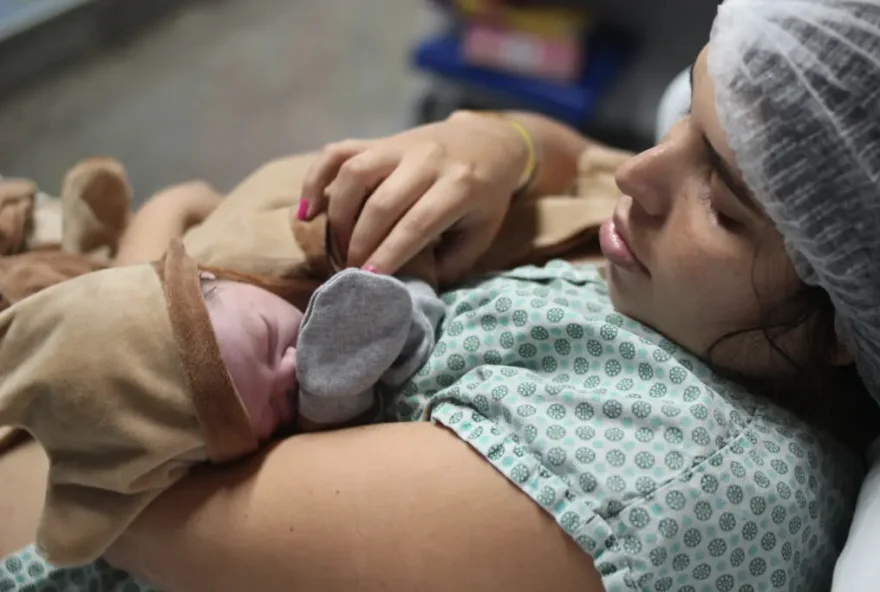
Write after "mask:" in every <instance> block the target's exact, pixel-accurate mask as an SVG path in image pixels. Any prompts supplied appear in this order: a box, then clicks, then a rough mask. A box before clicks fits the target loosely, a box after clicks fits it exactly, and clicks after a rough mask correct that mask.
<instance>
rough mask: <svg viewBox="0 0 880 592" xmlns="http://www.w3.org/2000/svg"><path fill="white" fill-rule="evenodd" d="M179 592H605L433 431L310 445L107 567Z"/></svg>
mask: <svg viewBox="0 0 880 592" xmlns="http://www.w3.org/2000/svg"><path fill="white" fill-rule="evenodd" d="M107 558H108V560H109V561H110V562H111V563H114V564H115V565H117V566H118V567H121V568H123V569H127V570H130V571H132V572H134V573H137V574H141V575H142V576H145V577H147V579H150V580H151V581H152V582H153V583H154V584H155V585H157V586H158V587H160V588H161V589H163V590H166V591H167V592H191V591H194V590H213V591H217V592H222V591H224V590H230V591H232V590H245V589H247V590H261V591H263V592H270V591H273V590H296V591H297V592H305V591H309V590H316V591H319V590H320V591H323V590H359V591H370V590H383V591H389V590H390V591H394V590H401V591H403V590H407V591H409V590H420V591H427V592H429V591H432V590H437V591H441V590H442V591H447V590H510V591H518V590H523V591H525V590H535V591H540V592H543V591H545V590H554V591H565V590H572V591H575V590H577V591H579V592H600V591H602V590H603V587H602V584H601V582H600V578H599V576H598V574H597V572H596V570H595V569H594V567H593V562H592V559H591V558H590V557H589V556H588V555H587V554H586V553H584V552H583V551H581V550H580V549H579V548H578V547H577V546H576V545H575V543H574V542H573V541H572V540H571V539H570V538H569V537H568V535H566V534H565V533H564V532H563V530H562V529H561V528H560V527H558V526H557V525H556V524H555V523H554V522H553V520H552V519H551V518H550V517H549V516H548V515H546V514H545V512H544V511H543V510H541V509H540V508H539V507H538V506H537V504H535V503H534V502H533V501H531V500H530V499H529V498H528V497H527V496H526V495H525V494H523V493H521V492H520V491H519V490H518V489H517V488H516V487H515V486H514V485H513V484H511V483H510V482H508V481H507V479H505V478H504V477H503V476H502V475H501V474H499V473H498V472H496V471H495V469H493V468H492V466H491V465H490V464H489V463H488V462H486V461H485V460H483V459H482V458H481V457H479V456H478V455H477V454H476V453H475V452H474V451H473V450H471V449H470V447H469V446H468V445H467V444H465V443H464V442H462V441H460V440H459V439H458V438H457V437H455V436H454V435H452V434H451V433H449V432H447V431H446V430H445V429H443V428H440V427H437V426H435V425H433V424H428V423H417V424H386V425H379V426H370V427H366V428H358V429H349V430H341V431H336V432H328V433H321V434H309V435H302V436H296V437H293V438H290V439H288V440H285V441H283V442H281V443H280V444H278V445H277V446H275V447H274V448H272V449H271V450H269V451H268V452H267V453H265V454H263V455H262V456H259V457H257V458H254V459H252V460H250V461H247V462H244V463H241V464H237V465H234V466H230V467H224V468H219V469H218V468H214V469H209V470H205V471H202V472H200V473H198V474H194V475H191V476H190V477H188V478H187V479H185V480H184V481H183V482H181V483H180V485H179V486H178V487H176V488H174V489H173V490H171V491H169V492H168V493H166V494H164V495H163V496H162V497H161V498H159V499H158V500H157V501H156V502H155V503H154V504H153V505H152V506H151V507H150V508H148V509H147V511H146V512H145V513H144V514H143V515H142V516H141V517H140V518H139V519H138V521H137V522H136V523H135V524H134V525H133V526H132V527H131V528H130V529H129V531H128V532H127V533H126V534H125V535H124V536H123V538H122V539H121V540H120V541H119V542H118V543H117V544H116V545H115V547H114V548H113V549H111V551H110V553H109V554H108V556H107Z"/></svg>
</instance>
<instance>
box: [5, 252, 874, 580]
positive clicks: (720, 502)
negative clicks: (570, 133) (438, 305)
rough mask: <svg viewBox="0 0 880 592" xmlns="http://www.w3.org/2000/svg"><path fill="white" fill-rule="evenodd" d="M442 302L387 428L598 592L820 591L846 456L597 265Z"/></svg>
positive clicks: (504, 279)
mask: <svg viewBox="0 0 880 592" xmlns="http://www.w3.org/2000/svg"><path fill="white" fill-rule="evenodd" d="M444 300H445V303H446V305H447V315H446V318H445V319H444V321H443V324H442V327H441V331H440V334H439V338H438V342H437V344H436V347H435V349H434V352H433V355H432V357H431V359H430V361H429V362H428V363H427V364H426V365H424V366H423V367H422V369H421V370H420V371H419V372H418V374H417V375H416V376H414V377H413V379H412V380H411V381H409V382H408V383H407V384H406V385H405V386H404V389H403V391H402V392H401V393H396V394H391V395H390V396H389V398H388V401H387V409H388V412H389V413H390V415H391V416H392V417H390V419H393V420H398V421H426V420H429V421H434V422H437V423H440V424H443V425H445V426H447V427H448V428H450V429H451V430H453V431H454V432H455V433H456V434H458V435H459V437H461V438H462V439H464V440H466V441H467V442H469V443H470V444H471V445H472V446H473V447H474V448H475V449H476V450H477V451H478V452H479V453H480V454H482V455H483V456H484V457H485V458H486V460H487V461H488V462H489V463H491V464H492V465H493V466H494V467H495V468H496V469H497V470H498V471H500V472H501V473H502V474H503V475H505V476H506V477H507V478H508V479H510V480H511V481H512V482H513V483H515V484H517V485H518V486H519V487H520V488H521V490H522V491H523V492H524V493H525V494H526V495H528V496H529V497H531V498H532V499H533V500H534V501H535V503H537V504H539V505H540V506H541V507H542V508H544V509H545V510H546V511H547V513H548V515H549V516H551V517H552V518H553V519H554V520H555V521H556V522H557V523H558V525H559V527H560V528H562V529H563V530H564V531H565V532H567V533H568V534H569V535H570V536H571V537H572V539H573V540H574V541H576V542H577V544H578V545H579V546H580V547H581V548H582V549H583V551H584V552H585V553H588V554H590V555H591V556H592V557H593V558H594V561H595V565H596V568H597V569H598V571H599V572H600V574H601V575H602V580H603V583H604V585H605V589H606V590H607V591H608V592H614V591H617V590H651V591H656V592H664V591H667V590H672V591H681V592H703V591H705V592H749V591H761V590H794V591H804V592H812V591H814V590H815V591H819V590H824V589H827V585H828V582H829V580H830V575H831V572H832V569H833V565H834V561H835V558H836V556H837V554H838V552H839V550H840V548H841V546H842V544H843V542H844V539H845V536H846V532H847V527H848V524H849V520H850V517H851V514H852V511H853V507H854V503H855V498H856V495H857V490H858V485H859V482H860V479H861V477H862V474H863V473H862V472H863V469H862V467H861V465H860V463H859V460H858V458H857V456H856V455H855V454H853V453H850V452H848V451H846V450H845V449H843V448H842V447H841V446H839V445H838V444H836V443H835V442H833V441H832V440H831V439H830V438H829V437H827V436H825V435H824V434H823V433H822V432H821V431H819V430H815V429H812V428H810V427H808V426H807V425H806V424H804V423H803V422H801V421H800V420H798V419H797V418H796V417H795V416H793V415H792V414H791V413H789V412H787V411H784V410H782V409H780V408H778V407H777V406H775V405H773V404H771V403H770V402H768V401H766V400H764V399H760V398H757V397H755V396H752V395H751V394H749V393H748V392H746V391H745V390H744V389H742V388H740V387H738V386H737V385H734V384H731V383H729V382H726V381H724V380H722V379H721V378H719V377H718V376H716V375H715V374H714V373H713V372H712V371H711V370H710V369H709V368H708V367H707V366H706V365H705V364H704V363H702V362H701V361H700V360H698V359H697V358H696V357H694V356H693V355H691V354H689V353H688V352H686V351H683V350H682V349H681V348H679V347H678V346H676V345H675V344H674V343H672V342H670V341H669V340H668V339H665V338H664V337H663V336H662V335H659V334H657V333H656V332H654V331H653V330H651V329H650V328H648V327H646V326H644V325H642V324H640V323H638V322H636V321H633V320H631V319H629V318H627V317H625V316H623V315H621V314H619V313H617V312H615V311H614V310H613V308H612V306H611V303H610V301H609V299H608V294H607V286H606V284H605V283H604V281H603V280H602V278H601V277H600V275H599V273H598V272H597V269H596V268H594V267H580V268H579V267H575V266H572V265H569V264H567V263H563V262H554V263H551V264H550V265H548V266H546V267H544V268H536V267H526V268H520V269H517V270H514V271H512V272H509V273H505V274H501V275H498V276H495V277H493V278H490V279H487V280H484V281H483V282H481V283H479V284H476V285H475V287H468V288H464V289H461V290H458V291H454V292H451V293H448V294H446V295H445V296H444ZM451 478H454V475H451ZM498 552H499V553H503V552H504V541H498ZM25 553H27V557H28V560H27V561H25V560H23V559H22V555H21V554H20V555H18V556H15V557H12V558H10V559H7V561H6V565H5V567H4V566H3V565H2V563H0V592H6V591H7V590H23V589H28V590H38V591H43V592H45V591H46V590H50V589H52V588H51V586H52V578H53V577H55V578H62V577H66V578H68V580H70V579H71V573H76V574H77V576H76V577H77V578H78V579H79V581H85V583H84V585H83V587H82V588H81V589H83V590H99V591H109V590H122V591H125V592H128V591H129V590H131V591H132V592H139V591H140V590H148V589H149V588H147V587H145V586H144V587H139V586H140V585H139V584H136V583H135V582H133V581H131V580H127V579H121V580H120V579H117V577H118V576H117V575H107V574H118V572H112V571H110V570H109V568H106V566H104V567H94V566H92V567H90V568H88V569H87V570H65V571H64V572H55V573H53V572H51V570H50V569H49V568H48V566H45V565H41V564H40V563H39V559H38V558H36V557H35V555H34V554H33V551H32V550H30V551H28V550H26V551H25ZM10 561H13V562H16V561H17V562H18V563H15V564H14V566H18V569H17V571H16V572H15V573H12V572H11V570H10V563H9V562H10ZM25 564H27V565H28V566H30V567H26V566H25ZM35 565H40V566H41V567H42V569H35V571H34V574H33V575H35V576H36V575H37V574H36V572H37V571H39V574H38V575H39V577H31V572H30V570H31V569H34V568H33V566H35ZM22 574H24V575H22ZM47 574H48V575H47ZM59 574H61V575H59ZM71 581H72V580H71ZM6 582H12V587H10V585H9V584H8V583H6ZM26 583H36V586H35V587H33V588H23V587H22V586H23V585H24V584H26ZM126 586H129V587H128V588H126ZM55 589H56V590H63V589H79V588H62V587H58V586H56V587H55Z"/></svg>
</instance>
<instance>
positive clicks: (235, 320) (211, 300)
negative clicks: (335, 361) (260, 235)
mask: <svg viewBox="0 0 880 592" xmlns="http://www.w3.org/2000/svg"><path fill="white" fill-rule="evenodd" d="M205 300H206V304H207V307H208V314H209V316H210V318H211V324H212V325H213V327H214V333H215V334H216V335H217V341H218V343H219V344H220V354H221V356H222V357H223V362H224V363H225V364H226V368H227V369H228V370H229V374H230V375H231V376H232V380H233V382H234V383H235V387H236V389H238V393H239V395H240V396H241V398H242V401H243V402H244V405H245V408H246V409H247V412H248V415H249V417H250V420H251V425H252V426H253V428H254V433H255V434H256V435H257V437H258V438H259V439H260V440H265V439H267V438H269V437H270V436H272V434H273V433H275V431H276V430H278V428H279V427H281V426H282V425H287V424H290V423H291V422H292V421H293V420H294V416H295V397H296V392H297V380H296V343H297V337H298V336H299V329H300V324H301V322H302V317H303V314H302V312H300V310H299V309H297V308H296V307H294V306H293V305H291V304H289V303H288V302H286V301H285V300H283V299H281V298H279V297H278V296H275V295H274V294H272V293H270V292H267V291H266V290H263V289H261V288H257V287H255V286H251V285H248V284H242V283H238V282H230V281H217V282H215V283H214V284H213V288H212V289H210V291H209V292H208V293H207V295H206V298H205Z"/></svg>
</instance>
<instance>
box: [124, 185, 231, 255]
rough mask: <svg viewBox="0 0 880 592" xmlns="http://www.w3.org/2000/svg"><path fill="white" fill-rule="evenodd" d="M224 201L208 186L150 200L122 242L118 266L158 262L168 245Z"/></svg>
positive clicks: (189, 187)
mask: <svg viewBox="0 0 880 592" xmlns="http://www.w3.org/2000/svg"><path fill="white" fill-rule="evenodd" d="M222 199H223V198H222V197H221V196H220V194H218V193H217V192H216V191H214V189H213V188H212V187H211V186H210V185H208V184H207V183H204V182H201V181H193V182H191V183H184V184H182V185H175V186H174V187H170V188H168V189H166V190H164V191H161V192H160V193H157V194H156V195H155V196H153V197H152V198H150V199H149V201H147V203H145V204H144V205H143V206H142V207H141V209H140V210H138V212H137V213H136V214H135V215H134V216H133V218H132V220H131V222H130V223H129V225H128V228H126V230H125V232H124V233H123V235H122V238H121V239H120V241H119V250H118V251H117V253H116V258H115V264H116V265H131V264H134V263H146V262H149V261H156V260H157V259H160V258H161V257H162V255H164V254H165V250H166V249H167V248H168V244H169V243H170V242H171V241H172V240H173V239H175V238H182V237H183V235H184V233H185V232H186V231H187V230H189V229H190V228H191V227H193V226H195V225H196V224H200V223H201V222H202V221H203V220H204V219H205V218H207V217H208V215H209V214H210V213H211V212H213V211H214V208H216V207H217V206H218V205H219V204H220V202H221V201H222Z"/></svg>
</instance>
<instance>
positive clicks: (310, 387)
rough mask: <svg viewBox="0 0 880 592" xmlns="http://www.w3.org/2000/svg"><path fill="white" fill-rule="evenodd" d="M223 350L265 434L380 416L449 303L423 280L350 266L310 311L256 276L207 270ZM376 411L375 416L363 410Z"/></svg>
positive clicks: (419, 359)
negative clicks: (248, 279)
mask: <svg viewBox="0 0 880 592" xmlns="http://www.w3.org/2000/svg"><path fill="white" fill-rule="evenodd" d="M200 278H201V285H202V293H203V295H204V299H205V302H206V305H207V309H208V314H209V317H210V319H211V324H212V326H213V328H214V332H215V334H216V336H217V341H218V343H219V346H220V354H221V357H222V359H223V362H224V364H225V365H226V368H227V370H228V371H229V374H230V376H231V377H232V380H233V383H234V384H235V386H236V388H237V390H238V393H239V395H240V396H241V399H242V402H243V403H244V406H245V409H246V411H247V414H248V417H249V419H250V422H251V426H252V428H253V430H254V433H255V435H256V436H257V438H259V439H260V440H264V439H267V438H269V437H270V436H271V435H273V434H274V433H275V432H277V431H278V429H279V428H284V427H287V426H293V425H294V422H295V424H296V427H297V428H298V429H299V430H302V431H314V430H317V429H322V428H325V427H339V426H340V425H342V424H347V423H351V422H355V421H364V420H370V419H372V418H374V417H375V416H376V415H377V413H378V407H377V404H378V399H377V397H376V396H375V395H376V393H374V390H375V388H376V387H385V388H387V389H394V388H398V387H401V386H403V384H404V383H405V382H406V381H407V380H408V379H409V378H410V377H411V376H412V375H413V374H414V373H415V372H416V370H418V369H419V367H420V366H421V365H422V363H423V362H424V361H425V360H426V359H427V357H428V355H430V353H431V350H432V348H433V346H434V331H435V329H436V327H437V324H438V323H439V322H440V320H441V318H442V316H443V303H442V301H440V300H439V298H437V296H436V294H435V293H434V290H433V289H432V288H431V287H430V286H429V285H428V284H427V283H425V282H424V281H422V280H418V279H407V280H404V281H400V280H398V279H395V278H391V277H387V276H380V275H376V274H373V273H369V272H366V271H361V270H355V269H349V270H345V271H342V272H340V273H338V274H336V275H334V276H333V277H331V278H330V279H329V280H328V281H327V282H326V283H325V284H324V285H322V286H321V287H320V288H319V289H318V290H317V291H316V292H315V294H314V295H313V296H312V298H311V300H310V301H309V305H308V308H307V309H306V312H305V314H303V313H302V312H301V311H300V310H299V309H298V308H296V307H295V306H293V305H292V304H290V303H288V302H287V301H285V300H283V299H281V298H280V297H278V296H276V295H274V294H272V293H270V292H267V291H266V290H263V289H261V288H259V287H257V286H253V285H249V284H245V283H241V282H232V281H224V280H218V279H217V278H216V277H215V276H213V275H212V274H209V273H204V272H203V273H202V274H201V275H200ZM366 415H369V417H365V416H366Z"/></svg>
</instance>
